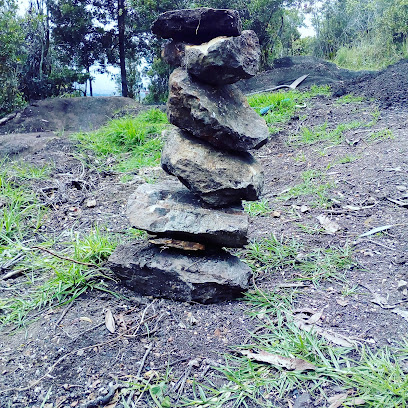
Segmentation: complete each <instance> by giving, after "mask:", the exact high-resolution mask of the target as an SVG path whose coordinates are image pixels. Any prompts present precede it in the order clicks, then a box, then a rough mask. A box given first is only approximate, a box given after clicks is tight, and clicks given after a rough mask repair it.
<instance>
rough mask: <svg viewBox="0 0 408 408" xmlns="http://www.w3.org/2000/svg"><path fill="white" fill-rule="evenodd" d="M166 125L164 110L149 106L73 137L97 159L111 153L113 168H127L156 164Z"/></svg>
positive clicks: (103, 158)
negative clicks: (139, 111)
mask: <svg viewBox="0 0 408 408" xmlns="http://www.w3.org/2000/svg"><path fill="white" fill-rule="evenodd" d="M167 125H168V121H167V117H166V114H165V113H163V112H162V111H160V110H158V109H151V110H149V111H146V112H142V113H140V114H139V115H137V116H136V117H131V116H126V117H122V118H118V119H113V120H111V121H110V122H109V123H107V124H106V125H105V126H103V127H102V128H101V129H99V130H97V131H95V132H89V133H77V134H75V135H74V136H73V137H74V138H75V139H76V140H77V141H78V142H79V143H80V148H81V149H83V150H88V151H89V150H91V151H93V152H94V153H95V154H96V156H97V158H98V160H99V161H100V162H106V160H107V159H108V158H109V157H112V156H113V157H114V158H115V163H116V164H115V169H116V170H118V171H121V172H127V171H131V170H135V169H140V168H142V167H146V166H157V165H158V163H159V161H160V153H161V149H162V146H163V140H162V138H161V132H162V130H164V129H165V128H166V126H167Z"/></svg>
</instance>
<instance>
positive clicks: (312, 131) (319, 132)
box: [288, 121, 365, 147]
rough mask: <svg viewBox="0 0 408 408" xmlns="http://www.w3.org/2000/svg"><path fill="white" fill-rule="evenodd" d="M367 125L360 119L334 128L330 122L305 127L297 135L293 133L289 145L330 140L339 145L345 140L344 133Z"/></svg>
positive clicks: (311, 143) (296, 145)
mask: <svg viewBox="0 0 408 408" xmlns="http://www.w3.org/2000/svg"><path fill="white" fill-rule="evenodd" d="M364 126H365V125H364V124H363V123H362V122H359V121H353V122H350V123H341V124H340V125H337V126H336V128H334V129H331V130H330V129H329V128H328V123H327V122H325V123H323V124H322V125H318V126H315V127H314V128H309V127H303V128H302V129H301V130H300V132H299V133H298V134H297V135H293V136H291V137H290V138H289V140H288V145H289V146H293V147H299V146H302V145H313V144H316V143H319V142H329V143H330V144H332V145H338V144H340V143H342V142H343V136H344V133H345V132H347V131H349V130H352V129H357V128H360V127H364Z"/></svg>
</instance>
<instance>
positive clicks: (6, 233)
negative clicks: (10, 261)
mask: <svg viewBox="0 0 408 408" xmlns="http://www.w3.org/2000/svg"><path fill="white" fill-rule="evenodd" d="M2 164H3V165H4V163H2ZM13 171H14V170H13V169H12V168H10V167H7V166H6V167H4V168H3V169H2V170H1V171H0V203H1V205H0V245H5V246H8V245H9V242H10V240H11V241H13V240H17V239H18V240H24V239H25V237H27V235H28V233H29V232H30V231H32V230H38V228H39V227H40V226H41V223H42V220H43V217H44V215H45V212H46V208H45V207H44V206H42V205H41V204H40V203H39V201H38V199H37V197H36V195H35V193H34V192H33V191H32V190H31V189H30V188H29V187H27V186H25V185H23V184H22V183H21V180H19V179H17V178H16V177H15V174H13Z"/></svg>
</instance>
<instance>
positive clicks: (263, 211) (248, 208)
mask: <svg viewBox="0 0 408 408" xmlns="http://www.w3.org/2000/svg"><path fill="white" fill-rule="evenodd" d="M243 205H244V210H245V212H246V213H247V214H249V215H250V216H251V217H257V216H264V215H268V214H270V213H271V212H272V208H271V207H270V205H269V202H268V200H266V199H263V200H259V201H244V202H243Z"/></svg>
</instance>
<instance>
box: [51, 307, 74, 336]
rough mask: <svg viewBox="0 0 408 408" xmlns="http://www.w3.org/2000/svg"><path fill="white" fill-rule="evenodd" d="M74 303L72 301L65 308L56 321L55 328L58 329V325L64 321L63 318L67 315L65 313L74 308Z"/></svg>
mask: <svg viewBox="0 0 408 408" xmlns="http://www.w3.org/2000/svg"><path fill="white" fill-rule="evenodd" d="M73 305H74V302H71V303H70V304H69V305H68V306H67V307H66V308H65V310H64V311H63V312H62V313H61V316H60V317H59V319H58V320H57V321H56V323H55V326H54V330H57V327H58V325H59V324H60V323H61V322H62V319H63V318H64V317H65V315H66V314H67V313H68V311H69V310H70V309H71V308H72V306H73Z"/></svg>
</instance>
